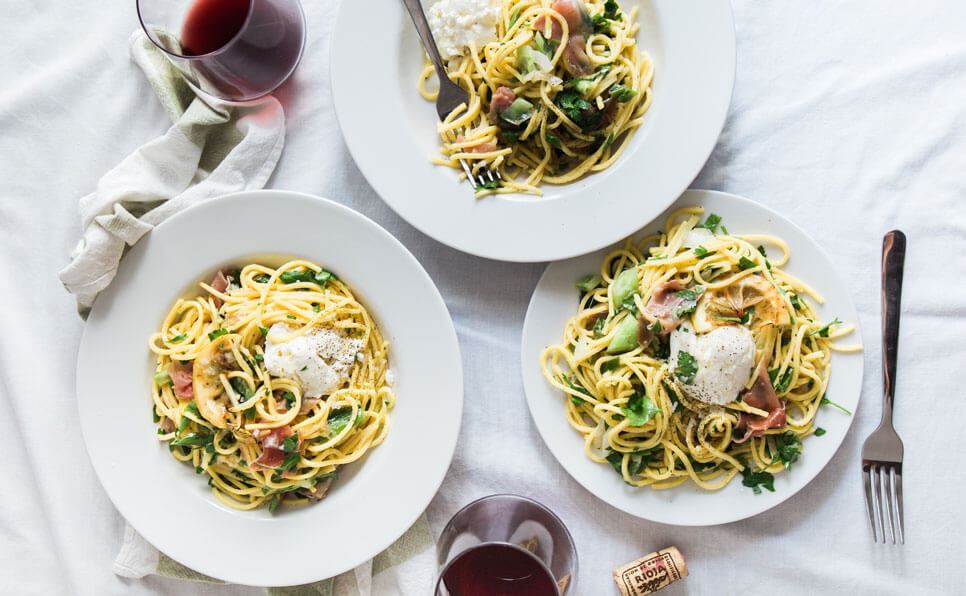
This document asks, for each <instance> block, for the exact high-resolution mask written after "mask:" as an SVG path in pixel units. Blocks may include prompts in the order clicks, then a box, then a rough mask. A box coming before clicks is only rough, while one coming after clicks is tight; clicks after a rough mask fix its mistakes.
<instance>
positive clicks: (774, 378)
mask: <svg viewBox="0 0 966 596" xmlns="http://www.w3.org/2000/svg"><path fill="white" fill-rule="evenodd" d="M778 371H779V369H777V368H773V369H771V370H770V371H768V378H769V379H770V380H771V386H772V387H774V388H775V392H776V393H785V392H786V391H788V387H789V385H791V384H792V376H793V375H794V373H795V371H794V370H793V369H791V368H786V369H785V374H783V375H782V376H781V378H780V379H779V378H778Z"/></svg>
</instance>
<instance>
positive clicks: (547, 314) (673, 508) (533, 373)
mask: <svg viewBox="0 0 966 596" xmlns="http://www.w3.org/2000/svg"><path fill="white" fill-rule="evenodd" d="M691 205H700V206H703V207H704V208H705V209H706V213H717V214H718V215H720V216H721V217H722V223H723V224H724V225H725V226H727V228H728V231H729V232H730V233H731V234H735V235H741V234H742V233H745V234H772V235H776V236H780V237H781V238H783V239H784V240H785V242H787V243H788V247H789V250H790V251H791V257H790V259H789V262H788V264H787V265H786V266H785V267H784V268H783V269H784V270H785V271H787V272H788V273H790V274H792V275H794V276H796V277H798V278H799V279H801V280H803V281H805V282H806V283H808V284H809V285H810V286H811V287H813V288H814V289H815V291H816V292H818V293H819V294H820V295H822V296H823V297H824V298H825V304H824V305H822V306H820V307H818V309H817V310H818V313H819V315H820V316H821V317H822V320H831V319H832V318H833V317H836V316H837V317H839V318H840V319H841V320H843V321H846V322H850V323H854V324H855V325H856V329H855V331H854V332H852V334H850V335H848V336H846V338H844V339H843V341H842V343H844V344H860V343H861V342H862V334H861V331H860V330H859V328H858V323H859V318H858V315H857V314H856V312H855V306H854V305H853V304H852V297H851V296H850V294H849V284H848V283H846V282H845V281H844V280H843V279H842V278H841V277H840V276H839V275H838V274H837V273H836V272H835V267H834V266H833V264H832V261H831V259H829V258H828V256H827V255H826V254H825V252H824V251H823V250H822V249H821V248H820V247H819V245H818V244H816V243H815V241H814V240H812V239H811V238H809V237H808V236H807V235H806V234H805V232H803V231H802V230H801V229H800V228H798V227H797V226H796V225H795V224H793V223H791V222H790V221H788V220H787V219H785V218H784V217H782V216H781V215H779V214H778V213H775V212H774V211H772V210H770V209H767V208H765V207H762V206H761V205H759V204H757V203H754V202H752V201H749V200H748V199H743V198H741V197H738V196H735V195H730V194H726V193H721V192H713V191H702V190H692V191H688V192H686V193H684V194H683V195H682V196H681V198H680V199H679V200H678V201H676V202H675V204H674V205H673V206H671V207H670V208H669V209H668V210H667V211H666V212H665V213H663V214H661V215H660V217H658V219H656V220H655V222H654V223H653V224H650V225H648V226H647V227H646V228H645V230H646V231H647V232H650V233H653V232H655V231H657V230H658V229H663V226H664V222H665V220H666V219H667V216H668V215H669V214H670V213H671V212H672V211H673V210H675V209H678V208H680V207H683V206H691ZM611 249H612V247H611V248H607V249H604V250H601V251H597V252H595V253H592V254H589V255H584V256H582V257H579V258H576V259H571V260H568V261H561V262H558V263H551V264H550V265H549V266H548V267H547V270H546V271H544V273H543V276H542V277H541V278H540V282H539V283H538V284H537V288H536V290H535V291H534V293H533V297H532V298H531V299H530V306H529V308H528V309H527V316H526V320H525V321H524V323H523V346H522V349H521V356H522V359H523V386H524V389H525V391H526V396H527V403H528V404H529V406H530V413H531V414H532V415H533V419H534V421H535V422H536V425H537V429H538V430H539V431H540V435H541V436H542V437H543V440H544V441H545V442H546V444H547V446H548V447H549V448H550V451H551V452H552V453H553V454H554V456H555V457H556V458H557V461H559V462H560V464H561V465H562V466H563V467H564V469H565V470H567V471H568V472H569V473H570V475H571V476H573V477H574V479H576V480H577V482H579V483H580V484H582V485H583V486H584V487H585V488H586V489H587V490H589V491H590V492H592V493H593V494H594V495H596V496H597V497H599V498H600V499H602V500H604V501H606V502H608V503H610V504H611V505H613V506H614V507H617V508H618V509H622V510H624V511H626V512H627V513H630V514H631V515H635V516H637V517H641V518H644V519H649V520H652V521H657V522H663V523H667V524H676V525H682V526H707V525H714V524H723V523H727V522H731V521H736V520H739V519H744V518H746V517H751V516H752V515H756V514H758V513H761V512H762V511H765V510H767V509H770V508H771V507H774V506H775V505H778V504H779V503H781V502H782V501H784V500H785V499H788V498H789V497H791V496H792V495H794V494H795V493H796V492H798V491H799V490H801V489H802V488H803V487H804V486H805V485H806V484H808V482H809V481H810V480H811V479H812V478H814V477H815V476H816V475H817V474H818V473H819V472H820V471H821V470H822V468H824V467H825V465H826V464H827V463H828V462H829V460H830V459H832V455H834V454H835V451H836V449H838V447H839V445H840V444H841V443H842V440H843V439H844V438H845V434H846V432H848V429H849V426H850V425H851V424H852V416H849V415H847V414H845V413H843V412H841V411H839V410H837V409H835V408H833V407H831V406H825V407H823V408H822V409H821V410H819V414H818V418H817V424H818V425H819V426H821V427H822V428H824V429H825V430H826V431H827V434H825V435H824V436H822V437H814V436H812V437H809V438H807V439H805V448H804V450H803V452H802V456H801V458H800V459H799V460H798V462H797V463H796V464H795V465H794V466H793V467H792V469H791V471H790V472H782V473H781V474H776V475H775V492H774V493H771V492H767V491H763V492H762V494H760V495H755V494H753V493H752V492H751V490H750V489H748V488H746V487H744V486H742V485H741V480H740V478H739V479H738V480H737V481H734V480H733V481H732V482H731V483H730V484H729V485H728V486H727V487H725V488H723V489H721V490H720V491H715V492H708V491H705V490H702V489H700V488H698V487H697V486H695V485H694V484H693V483H688V484H684V485H682V486H679V487H675V488H672V489H668V490H660V491H658V490H652V489H650V488H644V487H641V488H635V487H631V486H628V485H626V484H625V483H624V482H622V481H621V479H620V477H619V476H617V474H615V473H614V470H613V468H611V467H610V466H608V465H604V464H598V463H595V462H593V461H591V460H590V459H589V458H588V457H587V455H586V454H585V453H584V442H583V437H582V436H581V435H580V434H579V433H578V432H577V431H575V430H574V429H573V428H571V426H570V424H568V423H567V417H566V415H565V413H564V403H563V402H564V397H563V394H562V393H561V392H560V391H557V390H556V389H554V388H553V387H552V386H551V385H550V384H549V383H548V382H547V381H546V379H545V378H544V376H543V374H542V373H541V371H540V353H541V352H542V351H543V350H544V348H545V347H546V346H549V345H551V344H556V343H559V342H560V340H561V339H562V337H563V329H564V325H565V324H566V323H567V321H568V320H569V319H570V318H571V317H572V316H573V315H574V314H575V313H576V312H577V290H576V289H575V288H574V282H575V281H576V280H578V279H580V278H581V277H582V276H583V275H586V274H587V273H593V272H596V271H599V270H600V263H601V260H602V259H603V257H604V255H605V254H606V253H607V252H608V251H609V250H611ZM862 360H863V359H862V353H861V352H859V353H840V352H833V354H832V362H831V367H832V373H831V379H830V382H829V385H828V396H829V399H831V400H833V401H835V402H836V403H839V404H842V405H843V406H844V407H845V408H847V409H848V410H850V411H852V412H855V411H856V406H857V405H858V403H859V394H860V392H861V389H862Z"/></svg>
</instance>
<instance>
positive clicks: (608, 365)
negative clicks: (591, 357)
mask: <svg viewBox="0 0 966 596" xmlns="http://www.w3.org/2000/svg"><path fill="white" fill-rule="evenodd" d="M620 365H621V359H620V358H610V359H608V360H605V361H604V362H602V363H601V365H600V372H602V373H604V372H610V371H612V370H617V369H618V368H620Z"/></svg>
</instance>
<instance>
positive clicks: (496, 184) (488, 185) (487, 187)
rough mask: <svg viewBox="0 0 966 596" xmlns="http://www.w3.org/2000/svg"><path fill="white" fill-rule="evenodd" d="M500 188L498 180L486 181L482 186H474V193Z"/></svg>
mask: <svg viewBox="0 0 966 596" xmlns="http://www.w3.org/2000/svg"><path fill="white" fill-rule="evenodd" d="M501 186H503V185H502V184H500V181H499V180H487V181H486V182H484V183H483V184H477V185H476V192H480V191H481V190H494V189H496V188H500V187H501Z"/></svg>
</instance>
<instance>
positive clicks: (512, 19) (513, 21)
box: [506, 6, 521, 31]
mask: <svg viewBox="0 0 966 596" xmlns="http://www.w3.org/2000/svg"><path fill="white" fill-rule="evenodd" d="M520 8H521V7H519V6H518V7H517V9H516V10H514V11H513V14H511V15H510V24H509V25H507V28H506V30H507V31H509V30H510V29H513V26H514V25H516V24H517V19H519V18H520Z"/></svg>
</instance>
